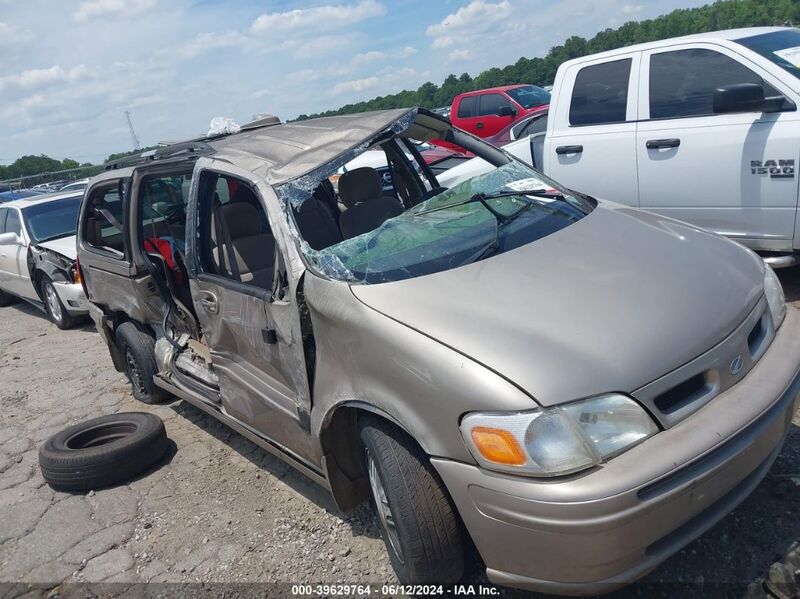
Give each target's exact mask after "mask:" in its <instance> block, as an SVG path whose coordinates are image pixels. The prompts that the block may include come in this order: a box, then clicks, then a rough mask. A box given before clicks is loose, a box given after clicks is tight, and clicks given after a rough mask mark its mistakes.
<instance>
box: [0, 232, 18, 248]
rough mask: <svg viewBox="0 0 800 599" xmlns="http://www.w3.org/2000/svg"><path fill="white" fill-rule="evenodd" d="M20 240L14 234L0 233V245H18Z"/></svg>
mask: <svg viewBox="0 0 800 599" xmlns="http://www.w3.org/2000/svg"><path fill="white" fill-rule="evenodd" d="M20 243H21V240H20V238H19V235H17V234H16V233H0V245H20Z"/></svg>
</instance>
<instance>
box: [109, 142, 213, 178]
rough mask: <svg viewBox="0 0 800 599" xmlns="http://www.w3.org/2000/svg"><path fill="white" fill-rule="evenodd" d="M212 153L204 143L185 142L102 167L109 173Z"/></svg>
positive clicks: (210, 148) (127, 157)
mask: <svg viewBox="0 0 800 599" xmlns="http://www.w3.org/2000/svg"><path fill="white" fill-rule="evenodd" d="M213 151H214V148H212V147H211V146H210V145H208V144H207V143H206V142H204V141H194V140H192V141H185V142H180V143H176V144H172V145H169V146H165V147H163V148H156V149H155V150H149V151H147V152H142V153H141V154H135V155H133V156H125V157H124V158H120V159H119V160H114V161H113V162H106V163H105V164H104V165H103V167H104V169H105V170H107V171H111V170H116V169H120V168H125V167H129V166H138V165H141V164H146V163H148V162H155V161H156V160H167V159H170V158H178V157H181V156H183V157H190V156H194V155H200V154H211V153H212V152H213Z"/></svg>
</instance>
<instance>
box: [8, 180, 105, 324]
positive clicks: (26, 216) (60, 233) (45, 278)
mask: <svg viewBox="0 0 800 599" xmlns="http://www.w3.org/2000/svg"><path fill="white" fill-rule="evenodd" d="M82 195H83V192H75V191H71V192H66V193H62V192H57V193H53V194H48V195H46V196H44V195H43V196H35V197H32V198H27V199H23V200H15V201H13V202H7V203H5V204H2V205H0V306H6V305H9V304H11V303H14V301H15V300H16V299H22V300H25V301H27V302H30V303H31V304H33V305H35V306H37V307H39V308H42V309H44V310H45V311H46V312H47V315H48V316H49V317H50V319H51V320H52V321H53V322H54V323H55V324H56V326H58V327H59V328H62V329H65V328H68V327H70V326H72V325H73V324H74V323H75V322H76V320H77V319H79V318H80V317H82V316H85V315H86V314H87V313H88V311H89V305H88V303H87V301H86V297H85V295H84V292H83V286H82V285H81V280H80V271H79V269H78V266H77V264H76V261H75V258H76V256H77V251H76V248H75V228H76V223H77V221H78V209H79V207H80V201H81V196H82Z"/></svg>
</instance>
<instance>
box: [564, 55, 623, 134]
mask: <svg viewBox="0 0 800 599" xmlns="http://www.w3.org/2000/svg"><path fill="white" fill-rule="evenodd" d="M631 62H632V61H631V59H630V58H623V59H622V60H614V61H611V62H604V63H601V64H595V65H591V66H588V67H583V68H582V69H581V70H580V71H578V76H577V77H576V78H575V87H574V88H573V90H572V101H571V102H570V105H569V122H570V124H571V125H600V124H607V123H622V122H624V121H625V114H626V112H627V107H628V85H629V82H630V77H631Z"/></svg>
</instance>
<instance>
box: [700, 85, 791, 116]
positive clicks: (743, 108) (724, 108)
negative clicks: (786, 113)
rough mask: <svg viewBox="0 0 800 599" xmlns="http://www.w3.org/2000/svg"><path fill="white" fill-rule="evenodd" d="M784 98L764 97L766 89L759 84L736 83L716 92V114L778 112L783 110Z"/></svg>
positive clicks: (714, 106) (714, 105)
mask: <svg viewBox="0 0 800 599" xmlns="http://www.w3.org/2000/svg"><path fill="white" fill-rule="evenodd" d="M785 99H786V98H784V97H783V96H776V97H774V98H765V97H764V87H763V86H761V85H758V84H757V83H734V84H732V85H726V86H725V87H720V88H719V89H717V90H716V91H715V92H714V104H713V109H714V113H715V114H726V113H732V112H777V111H779V110H781V108H782V106H783V103H784V100H785Z"/></svg>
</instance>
